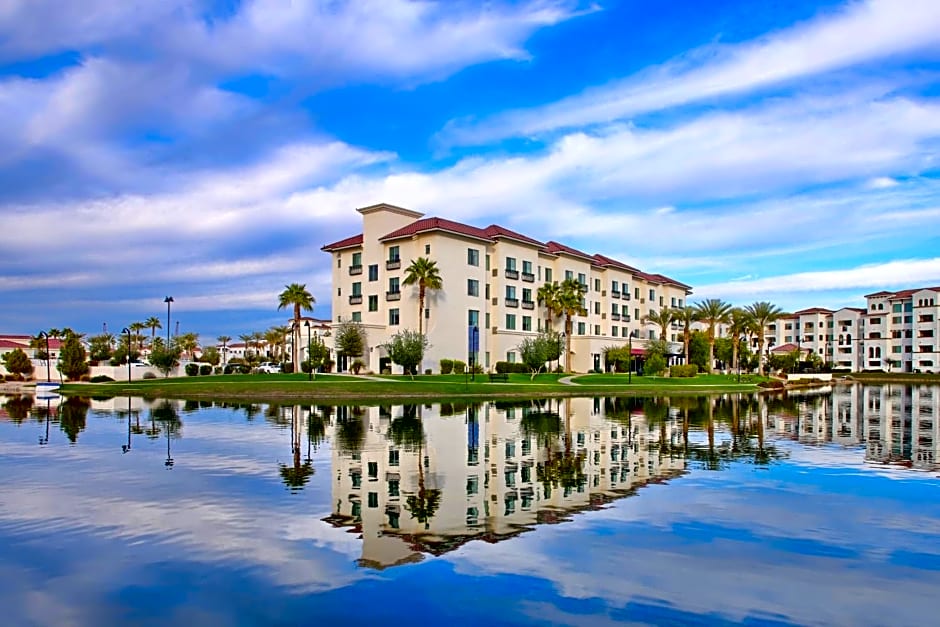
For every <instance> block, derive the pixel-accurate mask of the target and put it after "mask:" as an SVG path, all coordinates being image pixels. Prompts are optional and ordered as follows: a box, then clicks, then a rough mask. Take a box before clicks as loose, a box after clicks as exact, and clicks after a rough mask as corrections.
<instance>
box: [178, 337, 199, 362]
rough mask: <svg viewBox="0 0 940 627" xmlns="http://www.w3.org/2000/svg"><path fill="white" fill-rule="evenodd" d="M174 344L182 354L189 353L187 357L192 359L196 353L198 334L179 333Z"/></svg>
mask: <svg viewBox="0 0 940 627" xmlns="http://www.w3.org/2000/svg"><path fill="white" fill-rule="evenodd" d="M176 346H177V348H179V349H180V351H182V352H183V353H184V354H186V355H189V359H190V360H192V358H193V356H194V355H195V354H196V349H197V348H199V336H198V335H196V334H195V333H184V334H182V335H179V336H177V337H176Z"/></svg>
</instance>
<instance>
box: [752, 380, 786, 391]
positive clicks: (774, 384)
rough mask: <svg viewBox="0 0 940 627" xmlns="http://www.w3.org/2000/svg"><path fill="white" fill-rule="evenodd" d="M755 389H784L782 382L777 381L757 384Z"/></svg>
mask: <svg viewBox="0 0 940 627" xmlns="http://www.w3.org/2000/svg"><path fill="white" fill-rule="evenodd" d="M757 387H760V388H767V389H769V390H782V389H783V388H785V387H786V385H784V383H783V381H778V380H777V379H771V380H770V381H761V382H760V383H758V384H757Z"/></svg>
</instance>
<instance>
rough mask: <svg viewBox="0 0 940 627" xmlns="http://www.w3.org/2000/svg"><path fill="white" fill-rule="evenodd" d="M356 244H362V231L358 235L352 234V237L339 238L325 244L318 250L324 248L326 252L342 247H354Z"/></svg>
mask: <svg viewBox="0 0 940 627" xmlns="http://www.w3.org/2000/svg"><path fill="white" fill-rule="evenodd" d="M356 246H362V233H360V234H359V235H353V236H352V237H347V238H346V239H341V240H339V241H338V242H333V243H332V244H327V245H326V246H323V247H321V248H320V250H325V251H327V252H332V251H334V250H342V249H344V248H355V247H356Z"/></svg>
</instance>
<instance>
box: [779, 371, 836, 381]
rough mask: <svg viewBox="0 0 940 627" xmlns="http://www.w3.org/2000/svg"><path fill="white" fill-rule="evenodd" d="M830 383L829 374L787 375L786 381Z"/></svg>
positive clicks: (806, 373) (830, 377) (802, 373)
mask: <svg viewBox="0 0 940 627" xmlns="http://www.w3.org/2000/svg"><path fill="white" fill-rule="evenodd" d="M807 380H813V381H832V373H831V372H801V373H799V374H788V375H787V381H807Z"/></svg>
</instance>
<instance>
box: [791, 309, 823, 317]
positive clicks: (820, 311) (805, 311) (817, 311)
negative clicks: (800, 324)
mask: <svg viewBox="0 0 940 627" xmlns="http://www.w3.org/2000/svg"><path fill="white" fill-rule="evenodd" d="M814 313H823V314H831V313H832V310H831V309H826V308H825V307H810V308H809V309H801V310H799V311H795V312H793V315H794V316H800V315H803V314H814Z"/></svg>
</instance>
